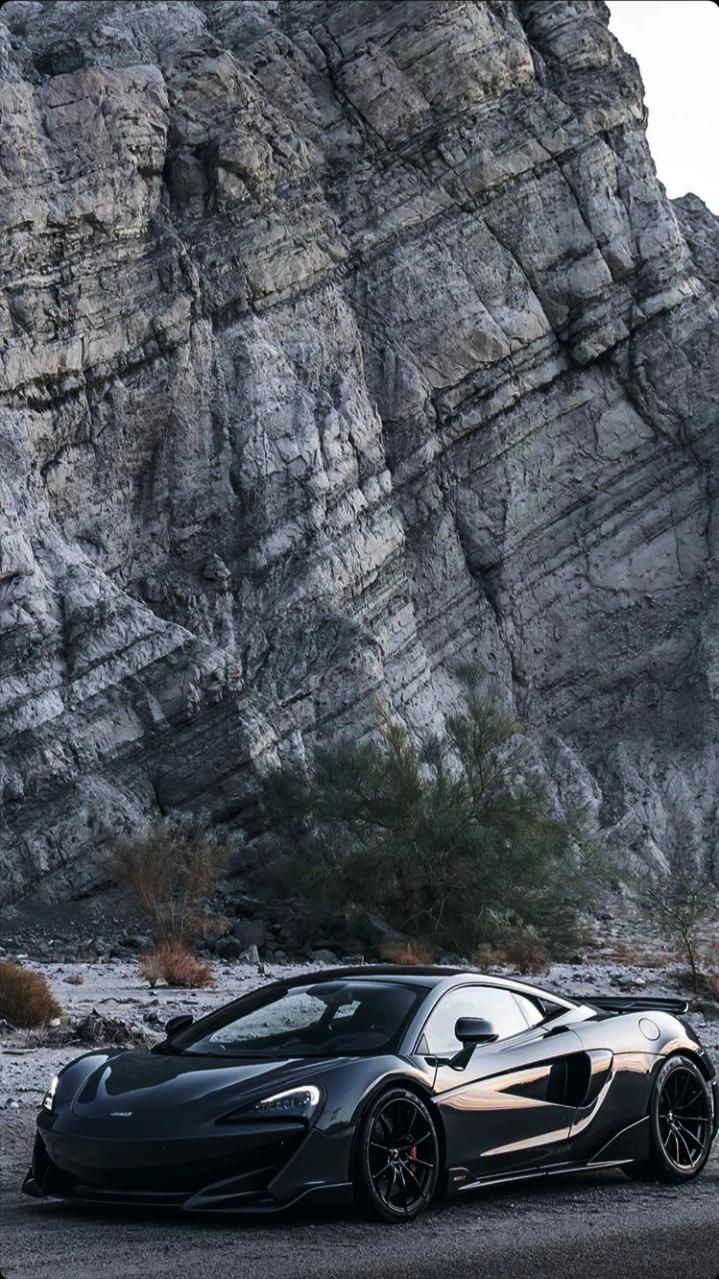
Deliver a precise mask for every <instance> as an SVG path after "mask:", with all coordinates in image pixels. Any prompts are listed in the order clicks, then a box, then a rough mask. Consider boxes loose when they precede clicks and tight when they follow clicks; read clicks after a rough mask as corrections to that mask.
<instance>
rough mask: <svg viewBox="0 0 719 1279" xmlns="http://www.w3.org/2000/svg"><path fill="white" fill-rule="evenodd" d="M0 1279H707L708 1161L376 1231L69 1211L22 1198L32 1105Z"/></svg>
mask: <svg viewBox="0 0 719 1279" xmlns="http://www.w3.org/2000/svg"><path fill="white" fill-rule="evenodd" d="M0 1123H2V1136H3V1140H2V1156H1V1157H0V1273H1V1274H2V1275H3V1276H4V1279H199V1276H205V1275H223V1276H224V1275H227V1276H236V1275H241V1276H242V1279H300V1277H301V1276H302V1279H440V1276H441V1279H470V1277H471V1279H480V1276H481V1279H584V1276H587V1277H589V1276H591V1279H616V1276H617V1275H621V1276H622V1279H657V1276H661V1277H662V1279H664V1277H665V1276H670V1277H671V1279H716V1276H717V1273H718V1272H719V1231H718V1230H717V1204H718V1203H719V1159H718V1158H717V1155H716V1154H715V1155H714V1156H713V1157H712V1160H711V1162H710V1164H709V1165H708V1166H707V1168H706V1169H705V1171H704V1173H703V1174H702V1176H701V1177H700V1178H699V1180H698V1181H696V1182H695V1183H693V1184H692V1185H690V1186H682V1187H674V1186H643V1185H641V1184H639V1183H634V1182H629V1181H627V1180H626V1178H625V1177H624V1176H623V1174H622V1173H620V1172H612V1173H593V1174H591V1175H587V1176H584V1177H565V1178H556V1179H554V1180H553V1181H552V1182H551V1183H549V1182H546V1181H544V1182H541V1181H537V1182H526V1183H523V1184H521V1185H516V1186H505V1187H503V1188H502V1189H494V1190H487V1191H484V1192H483V1193H481V1194H475V1195H473V1196H472V1197H471V1198H467V1199H466V1200H463V1201H462V1202H459V1203H458V1202H455V1203H452V1204H448V1205H446V1206H444V1207H439V1208H438V1209H435V1210H434V1211H432V1212H430V1213H428V1214H427V1215H426V1216H424V1217H421V1218H420V1219H419V1220H418V1221H416V1222H413V1223H412V1224H411V1225H409V1226H396V1227H392V1226H382V1225H375V1224H370V1223H365V1222H364V1221H362V1220H360V1219H359V1218H357V1217H356V1216H355V1215H354V1214H352V1213H350V1212H345V1213H342V1214H334V1215H326V1214H325V1215H320V1214H319V1213H318V1212H316V1213H315V1214H312V1215H309V1214H306V1215H304V1216H302V1217H300V1216H293V1217H288V1218H283V1219H279V1218H274V1219H273V1220H271V1221H259V1222H251V1221H239V1222H238V1221H232V1220H218V1219H209V1220H208V1219H197V1218H190V1217H183V1216H181V1215H179V1214H169V1215H167V1216H159V1215H153V1214H151V1213H149V1212H124V1211H119V1210H116V1211H114V1212H110V1211H99V1210H97V1209H94V1208H92V1209H90V1208H79V1207H72V1206H70V1205H66V1204H53V1203H49V1202H48V1203H42V1202H39V1201H34V1200H30V1199H25V1198H24V1197H23V1196H21V1195H20V1193H19V1188H18V1187H19V1180H20V1177H21V1174H22V1172H24V1169H25V1166H26V1164H27V1157H28V1150H29V1147H30V1143H31V1137H32V1128H33V1123H34V1114H33V1113H32V1112H31V1111H30V1110H28V1109H23V1110H21V1111H18V1112H5V1113H4V1114H3V1115H2V1116H0Z"/></svg>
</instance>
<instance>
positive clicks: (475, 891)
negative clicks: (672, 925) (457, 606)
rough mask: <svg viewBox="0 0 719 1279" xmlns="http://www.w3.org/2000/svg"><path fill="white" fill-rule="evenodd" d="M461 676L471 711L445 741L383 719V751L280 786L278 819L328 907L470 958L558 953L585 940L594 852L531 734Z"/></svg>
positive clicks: (319, 756)
mask: <svg viewBox="0 0 719 1279" xmlns="http://www.w3.org/2000/svg"><path fill="white" fill-rule="evenodd" d="M459 675H460V678H461V680H462V684H463V689H464V696H465V704H464V707H463V710H462V712H461V713H459V714H457V715H453V716H451V717H450V718H449V719H448V720H447V727H446V733H445V735H444V736H443V737H442V738H441V739H437V738H433V739H431V740H428V741H424V742H421V741H419V740H417V739H416V738H415V737H413V736H412V735H411V734H410V733H409V732H408V731H407V729H405V728H404V727H403V726H402V725H401V724H399V723H397V722H396V721H395V720H393V719H392V718H391V717H390V716H389V715H388V714H387V712H386V711H385V710H383V709H382V708H381V707H380V708H378V730H379V731H378V737H377V740H375V741H370V742H360V743H357V742H354V741H347V740H339V741H336V742H334V743H332V744H331V745H330V746H328V747H325V748H322V749H319V750H318V751H317V753H316V755H315V758H314V761H313V763H312V764H311V765H310V766H309V768H308V769H307V770H306V771H305V770H302V769H300V768H298V767H291V766H286V767H284V768H282V769H280V770H277V771H275V772H274V773H272V774H270V775H269V776H268V777H267V778H266V781H265V786H264V798H265V805H266V808H267V810H268V813H269V815H270V817H271V820H273V822H274V823H276V824H277V825H280V826H281V827H283V828H284V829H285V830H286V831H287V832H288V834H290V835H291V836H292V839H293V841H294V842H295V843H300V844H301V846H302V848H303V856H302V859H301V865H299V866H298V868H297V874H298V878H299V881H300V885H301V887H302V888H303V889H304V891H305V893H306V894H308V895H311V896H312V897H313V898H314V899H315V900H317V899H318V898H319V899H320V900H322V901H324V902H325V903H327V904H328V905H331V906H339V907H342V908H344V909H347V908H348V907H349V908H350V909H351V908H354V909H355V910H358V911H362V910H364V911H374V912H378V913H380V914H381V915H382V916H383V917H384V918H385V919H386V920H387V921H388V922H389V923H390V924H392V925H393V926H394V927H396V928H399V929H401V930H402V931H403V932H406V933H408V934H410V935H411V936H412V937H415V938H419V939H421V940H422V941H423V942H424V943H426V944H428V945H431V946H433V945H437V946H444V947H449V948H451V949H453V950H458V951H461V952H463V953H470V952H472V951H473V950H475V949H476V947H477V946H478V945H479V944H481V943H486V942H489V941H500V942H501V939H502V935H503V934H506V933H508V932H512V933H516V930H517V929H518V928H519V929H521V928H522V927H525V928H526V927H531V928H532V930H533V934H534V935H536V936H537V937H539V938H541V939H542V940H543V942H544V943H545V944H546V945H547V946H548V947H549V948H550V949H551V950H552V951H553V952H556V951H557V949H558V948H561V947H562V945H567V946H571V945H572V944H573V943H574V942H575V938H576V928H577V921H578V917H579V912H580V909H581V905H582V902H583V896H584V892H585V890H586V881H587V866H588V861H589V854H590V852H591V846H590V844H589V842H588V840H587V839H586V838H585V836H584V835H583V833H582V830H581V827H580V824H579V823H578V821H576V820H573V819H572V820H564V819H561V818H559V817H556V816H553V815H552V814H551V813H550V811H549V808H548V804H547V800H546V795H545V792H544V789H543V787H542V784H541V781H540V779H539V778H538V777H537V775H536V773H535V772H533V771H532V768H531V765H530V759H529V755H528V750H527V747H526V743H525V740H524V737H523V733H522V729H521V726H520V725H519V724H518V723H517V721H516V720H515V719H514V717H513V716H512V715H510V714H508V713H507V712H506V711H505V710H503V709H502V708H501V707H499V706H498V705H496V704H495V703H494V702H493V701H492V700H491V699H489V698H488V697H487V696H486V695H485V694H484V691H483V688H482V685H481V682H480V679H479V676H478V673H477V672H476V670H475V669H473V668H468V667H465V668H462V670H461V671H460V672H459ZM298 862H299V859H298ZM296 866H297V862H296Z"/></svg>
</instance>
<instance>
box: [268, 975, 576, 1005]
mask: <svg viewBox="0 0 719 1279" xmlns="http://www.w3.org/2000/svg"><path fill="white" fill-rule="evenodd" d="M348 978H349V979H351V980H352V981H353V982H354V981H372V982H376V981H387V982H391V981H396V980H397V979H401V981H402V982H407V983H410V984H411V985H415V986H424V987H425V988H427V989H430V988H432V987H438V986H443V987H445V988H447V989H449V988H451V987H452V986H460V985H463V984H465V983H466V982H467V980H468V979H469V981H470V983H471V984H472V985H477V986H495V987H496V986H500V987H502V988H503V989H505V990H514V991H516V992H517V993H518V994H525V993H526V994H528V995H539V996H541V997H542V998H543V999H551V1000H553V1001H554V1002H555V1003H557V1004H562V1005H564V1007H566V1008H574V1007H576V1004H575V1003H574V1002H573V1001H572V1000H569V999H565V998H564V997H563V996H561V995H555V994H553V993H550V992H549V991H543V990H541V989H540V988H539V987H538V986H531V985H529V984H528V983H526V982H522V981H517V980H516V979H515V978H512V977H500V976H494V975H493V974H491V973H485V972H482V971H481V969H479V968H471V967H462V968H459V967H449V966H446V967H445V966H442V965H427V966H422V965H416V964H362V966H361V967H354V968H321V969H319V970H318V971H315V972H309V973H301V974H298V975H297V976H296V977H290V978H287V979H286V980H284V981H281V983H280V984H281V985H283V986H305V985H307V984H308V983H310V982H311V983H312V984H313V985H320V984H321V983H322V982H332V981H342V980H346V979H348Z"/></svg>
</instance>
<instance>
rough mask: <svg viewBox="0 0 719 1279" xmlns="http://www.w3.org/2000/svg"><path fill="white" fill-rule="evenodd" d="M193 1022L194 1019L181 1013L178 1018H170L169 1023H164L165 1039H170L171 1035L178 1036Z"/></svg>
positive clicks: (187, 1014)
mask: <svg viewBox="0 0 719 1279" xmlns="http://www.w3.org/2000/svg"><path fill="white" fill-rule="evenodd" d="M194 1020H195V1019H194V1017H191V1016H190V1015H189V1013H181V1014H180V1016H179V1017H171V1018H170V1020H169V1021H166V1022H165V1034H166V1035H167V1038H168V1039H171V1038H172V1036H173V1035H179V1033H180V1031H181V1030H187V1027H188V1026H191V1025H192V1023H193V1021H194Z"/></svg>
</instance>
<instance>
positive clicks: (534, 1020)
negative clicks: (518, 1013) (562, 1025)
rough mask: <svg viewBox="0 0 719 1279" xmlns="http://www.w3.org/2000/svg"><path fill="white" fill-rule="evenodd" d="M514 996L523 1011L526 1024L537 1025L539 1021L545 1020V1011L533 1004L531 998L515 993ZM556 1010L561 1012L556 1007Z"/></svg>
mask: <svg viewBox="0 0 719 1279" xmlns="http://www.w3.org/2000/svg"><path fill="white" fill-rule="evenodd" d="M514 998H515V999H516V1001H517V1003H518V1004H519V1007H520V1008H521V1010H522V1012H523V1013H524V1016H525V1017H526V1019H527V1025H528V1026H538V1025H539V1024H540V1022H543V1021H546V1019H547V1014H546V1012H542V1009H541V1008H540V1007H539V1006H538V1005H537V1004H535V1002H534V1000H533V999H527V997H526V995H518V994H516V993H515V995H514ZM557 1011H559V1012H561V1009H559V1008H558V1010H557Z"/></svg>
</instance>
